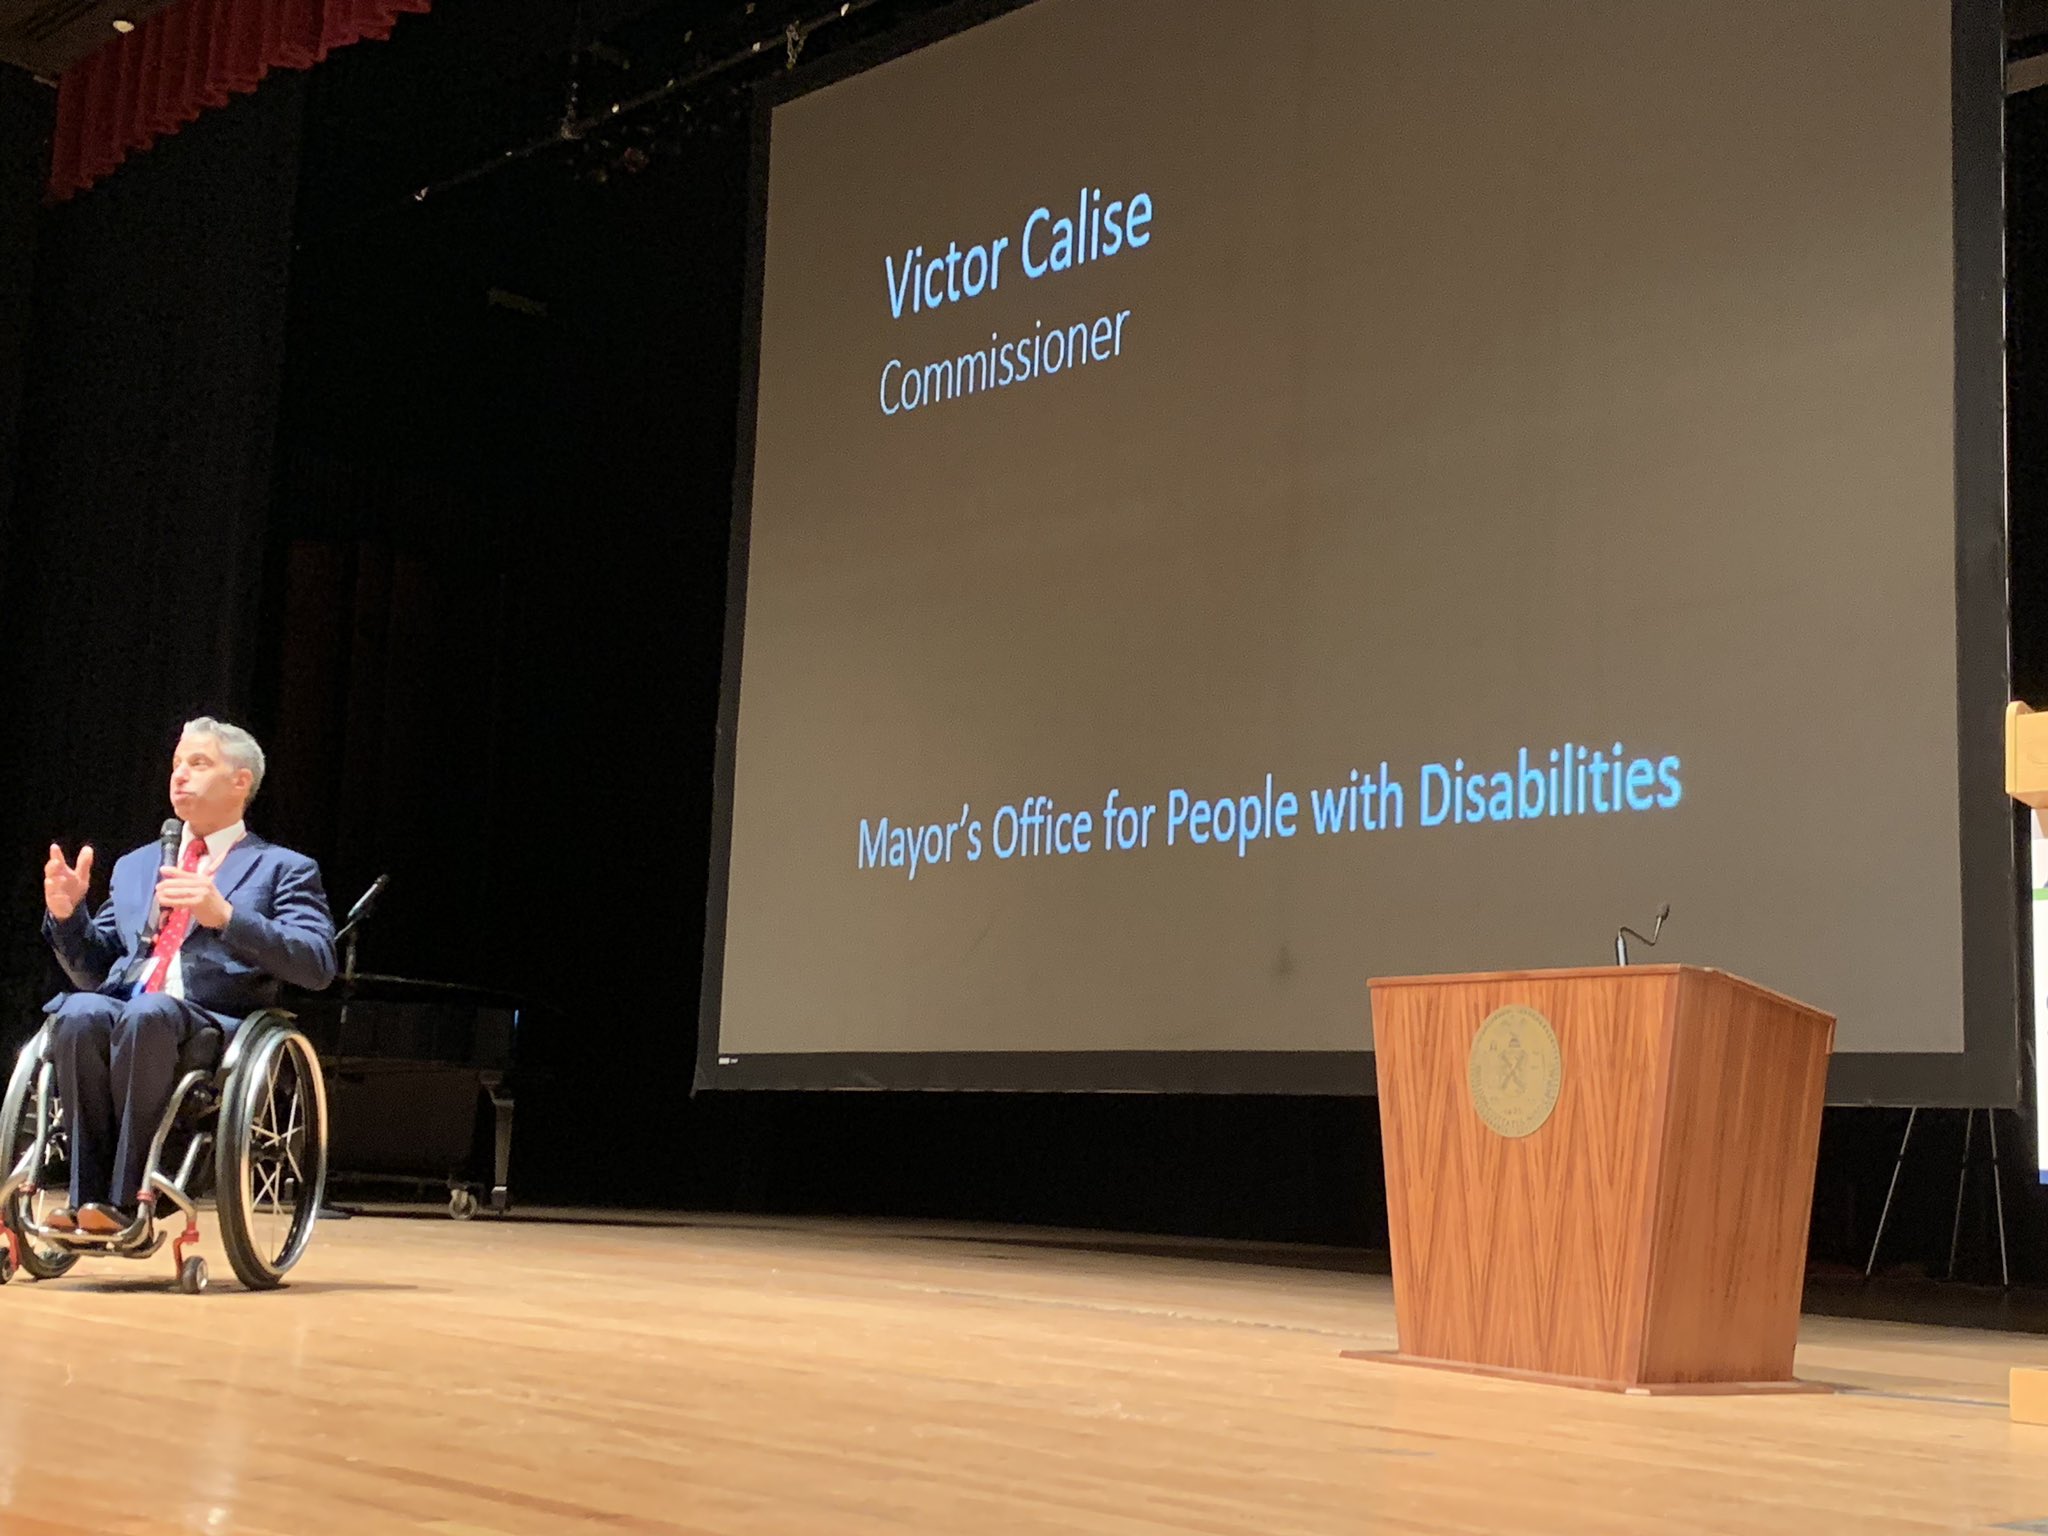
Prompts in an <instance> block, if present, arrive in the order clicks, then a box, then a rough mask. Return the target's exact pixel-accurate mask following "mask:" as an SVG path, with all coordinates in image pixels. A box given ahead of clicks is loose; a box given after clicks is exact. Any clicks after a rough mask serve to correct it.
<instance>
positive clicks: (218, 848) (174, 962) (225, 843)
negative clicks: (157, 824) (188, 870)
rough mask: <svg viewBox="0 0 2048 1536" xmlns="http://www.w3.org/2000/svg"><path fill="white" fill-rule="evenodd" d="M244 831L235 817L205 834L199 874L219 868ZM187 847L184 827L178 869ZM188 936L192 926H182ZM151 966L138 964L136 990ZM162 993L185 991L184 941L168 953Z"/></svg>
mask: <svg viewBox="0 0 2048 1536" xmlns="http://www.w3.org/2000/svg"><path fill="white" fill-rule="evenodd" d="M246 831H248V828H247V827H246V826H245V825H244V824H243V823H241V822H239V821H238V822H236V823H234V825H232V826H227V827H222V828H221V829H220V830H219V831H218V832H216V833H214V834H213V835H212V836H211V837H209V838H207V840H206V854H205V856H204V857H203V858H201V859H200V861H199V872H200V873H201V874H202V875H210V874H212V873H213V872H214V871H215V870H217V869H219V868H220V861H221V860H222V859H224V858H226V857H227V856H228V850H229V849H231V848H233V847H234V846H235V844H237V843H239V842H240V841H241V840H242V834H243V833H245V832H246ZM191 851H192V829H191V828H190V827H187V828H186V829H185V835H184V836H183V837H181V838H180V839H178V867H179V868H181V869H182V868H183V867H184V865H185V855H186V854H188V853H190V852H191ZM198 925H199V924H198V920H197V919H196V918H195V919H194V920H193V925H192V926H193V927H194V928H196V927H197V926H198ZM191 937H192V929H191V928H188V929H186V930H185V938H186V940H187V941H188V942H189V941H190V939H191ZM153 966H154V962H151V964H150V965H145V966H144V967H143V968H142V978H141V980H140V981H138V982H137V983H136V987H137V989H138V990H140V988H141V987H142V984H143V983H144V982H147V981H148V980H149V973H150V971H151V969H152V968H153ZM164 995H165V996H166V997H177V998H182V997H183V996H184V995H185V946H184V944H180V945H179V946H178V952H177V953H176V954H175V955H173V956H171V969H170V972H169V973H168V974H167V975H166V976H165V977H164Z"/></svg>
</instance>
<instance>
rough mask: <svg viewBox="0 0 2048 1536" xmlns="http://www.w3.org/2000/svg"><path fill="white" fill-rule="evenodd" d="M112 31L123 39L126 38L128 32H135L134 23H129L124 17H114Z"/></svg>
mask: <svg viewBox="0 0 2048 1536" xmlns="http://www.w3.org/2000/svg"><path fill="white" fill-rule="evenodd" d="M114 30H115V31H116V32H118V33H120V34H121V35H122V36H123V37H126V36H127V35H128V34H129V33H130V32H133V31H134V30H135V23H134V22H132V21H130V20H129V19H128V18H127V17H126V16H116V17H115V18H114Z"/></svg>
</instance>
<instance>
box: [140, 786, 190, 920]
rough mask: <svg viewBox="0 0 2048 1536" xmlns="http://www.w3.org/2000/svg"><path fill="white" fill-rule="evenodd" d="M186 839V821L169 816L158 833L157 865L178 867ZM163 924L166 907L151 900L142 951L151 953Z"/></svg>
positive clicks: (166, 867) (160, 868)
mask: <svg viewBox="0 0 2048 1536" xmlns="http://www.w3.org/2000/svg"><path fill="white" fill-rule="evenodd" d="M184 840H185V823H184V822H182V821H180V820H179V819H178V818H177V817H175V816H172V817H170V818H168V819H167V820H166V821H165V822H164V824H163V826H162V828H161V829H160V830H159V831H158V833H157V861H156V867H157V868H158V869H159V870H164V869H176V868H177V867H178V847H179V845H180V844H181V843H183V842H184ZM163 926H164V909H163V908H162V907H160V906H158V905H157V904H156V903H155V901H151V902H150V904H149V917H148V918H147V919H146V920H145V921H144V922H143V925H142V952H143V953H144V954H147V953H149V947H150V945H152V944H154V943H155V942H156V936H157V935H158V934H159V933H161V932H162V931H163Z"/></svg>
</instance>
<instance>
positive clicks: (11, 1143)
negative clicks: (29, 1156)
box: [0, 1036, 78, 1280]
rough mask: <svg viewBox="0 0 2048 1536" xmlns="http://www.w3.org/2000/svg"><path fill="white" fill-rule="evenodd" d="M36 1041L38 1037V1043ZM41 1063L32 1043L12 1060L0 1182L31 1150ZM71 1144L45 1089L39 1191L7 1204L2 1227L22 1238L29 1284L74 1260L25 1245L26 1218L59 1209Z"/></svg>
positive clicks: (2, 1122)
mask: <svg viewBox="0 0 2048 1536" xmlns="http://www.w3.org/2000/svg"><path fill="white" fill-rule="evenodd" d="M38 1039H40V1036H39V1037H38ZM41 1065H42V1062H41V1059H40V1054H39V1053H38V1051H37V1050H36V1041H34V1040H31V1041H30V1042H29V1043H28V1044H27V1045H25V1046H23V1047H22V1048H21V1054H20V1055H19V1056H18V1057H16V1058H15V1062H14V1072H13V1075H12V1076H10V1077H9V1078H8V1080H7V1092H6V1094H5V1096H4V1097H0V1178H4V1177H5V1175H6V1174H7V1173H9V1172H11V1171H12V1170H13V1168H14V1165H15V1164H16V1163H18V1162H20V1161H21V1157H22V1154H23V1153H25V1152H26V1151H28V1149H29V1148H30V1147H32V1146H34V1145H35V1139H36V1075H37V1072H38V1070H39V1068H40V1067H41ZM69 1145H70V1138H69V1136H68V1135H66V1133H65V1130H64V1106H63V1105H62V1104H60V1103H59V1102H58V1100H57V1089H56V1085H55V1083H54V1082H53V1083H52V1084H51V1087H50V1144H49V1146H47V1147H45V1148H44V1149H43V1177H42V1185H43V1187H42V1188H41V1189H40V1190H39V1191H38V1192H37V1193H36V1194H35V1196H34V1197H33V1198H30V1197H28V1196H24V1195H16V1196H15V1197H14V1198H13V1199H11V1200H9V1201H8V1202H7V1207H8V1208H7V1211H6V1221H7V1225H8V1226H10V1227H12V1228H13V1229H14V1231H15V1232H16V1233H17V1234H19V1235H20V1236H21V1268H22V1272H23V1273H24V1274H26V1275H28V1276H29V1278H31V1279H34V1280H55V1279H57V1278H58V1277H59V1276H61V1275H64V1274H68V1273H69V1272H70V1270H71V1266H72V1265H74V1264H76V1263H77V1262H78V1255H77V1254H75V1253H66V1252H65V1251H64V1250H63V1249H61V1248H45V1247H42V1246H39V1245H38V1244H36V1243H33V1242H31V1241H30V1240H29V1238H28V1236H27V1234H26V1231H25V1227H26V1224H27V1222H28V1219H29V1217H30V1216H32V1215H33V1216H44V1215H47V1214H48V1213H49V1212H51V1211H53V1210H55V1209H57V1208H58V1207H59V1206H61V1205H63V1204H64V1201H65V1198H66V1196H67V1194H68V1192H69V1191H68V1187H67V1186H68V1185H69V1184H70V1181H71V1157H70V1150H69Z"/></svg>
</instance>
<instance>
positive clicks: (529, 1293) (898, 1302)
mask: <svg viewBox="0 0 2048 1536" xmlns="http://www.w3.org/2000/svg"><path fill="white" fill-rule="evenodd" d="M208 1257H209V1262H211V1263H212V1264H213V1265H214V1268H215V1273H216V1276H217V1277H219V1276H221V1275H222V1274H224V1272H225V1271H226V1268H227V1266H226V1263H225V1261H224V1260H223V1259H222V1258H221V1256H220V1254H219V1252H218V1249H217V1247H214V1246H212V1245H211V1244H209V1247H208ZM1274 1257H1275V1255H1274V1254H1273V1252H1272V1251H1271V1250H1266V1251H1263V1252H1261V1253H1253V1252H1250V1251H1245V1250H1235V1249H1230V1248H1218V1247H1215V1246H1203V1245H1194V1244H1188V1245H1175V1244H1172V1243H1164V1242H1151V1241H1147V1240H1136V1239H1134V1240H1118V1239H1096V1240H1091V1239H1085V1238H1061V1237H1058V1236H1057V1235H1053V1234H1042V1233H1028V1232H1012V1233H991V1232H986V1231H983V1232H969V1231H964V1230H959V1229H945V1228H936V1227H925V1228H916V1227H893V1228H892V1227H884V1226H880V1225H875V1224H858V1223H850V1222H845V1223H834V1222H796V1221H774V1220H770V1219H758V1220H750V1219H744V1218H741V1219H727V1218H708V1219H704V1220H702V1221H694V1222H689V1221H674V1220H671V1221H667V1222H656V1223H650V1224H643V1225H591V1224H575V1223H570V1222H557V1221H546V1220H531V1219H529V1220H513V1221H509V1222H503V1223H494V1222H490V1221H482V1220H480V1221H477V1222H473V1223H467V1224H460V1223H455V1222H451V1221H449V1220H447V1219H446V1218H445V1217H441V1218H433V1219H411V1220H398V1219H388V1218H387V1219H358V1220H356V1221H352V1222H342V1223H335V1224H332V1225H327V1226H323V1228H322V1230H321V1232H320V1235H319V1237H318V1239H317V1240H316V1242H315V1244H314V1248H313V1251H312V1253H311V1255H310V1256H309V1258H308V1259H307V1261H306V1263H305V1264H304V1265H303V1266H302V1267H301V1269H300V1271H299V1283H297V1284H295V1285H294V1286H292V1287H291V1288H290V1289H288V1290H286V1291H284V1292H281V1293H276V1294H270V1295H250V1294H246V1293H243V1292H242V1291H240V1290H238V1289H236V1288H235V1287H234V1285H233V1281H232V1279H231V1278H228V1279H220V1278H216V1281H215V1288H214V1290H213V1291H211V1292H210V1293H208V1294H207V1295H205V1296H202V1297H197V1298H192V1297H184V1296H180V1295H177V1294H176V1293H175V1292H170V1291H167V1290H166V1289H164V1281H165V1280H166V1278H167V1277H168V1275H169V1272H170V1264H169V1261H168V1259H167V1258H165V1257H162V1256H160V1257H159V1258H158V1259H157V1260H155V1261H152V1262H151V1263H150V1264H148V1265H125V1264H124V1265H108V1264H101V1265H99V1266H97V1267H90V1268H82V1269H80V1270H79V1271H77V1272H76V1273H75V1274H74V1275H73V1277H71V1278H70V1279H67V1280H63V1281H59V1282H56V1283H54V1284H49V1285H36V1284H32V1283H28V1282H24V1281H16V1282H15V1283H13V1284H10V1285H8V1286H6V1287H4V1288H0V1329H4V1332H0V1339H4V1346H0V1377H4V1379H0V1533H5V1536H51V1533H56V1532H90V1533H93V1536H140V1533H144V1532H205V1533H276V1536H325V1533H329V1532H348V1533H350V1536H377V1533H383V1532H415V1531H418V1532H440V1533H449V1536H475V1533H481V1532H502V1533H507V1536H526V1533H533V1536H540V1533H549V1536H553V1533H559V1532H572V1531H593V1532H620V1533H629V1536H638V1533H646V1536H681V1533H700V1532H701V1533H721V1536H723V1533H732V1536H740V1533H745V1536H777V1533H802V1536H874V1533H883V1532H929V1533H932V1536H993V1533H999V1532H1025V1531H1030V1532H1062V1533H1068V1532H1084V1533H1097V1532H1099V1533H1115V1536H1165V1533H1180V1532H1212V1533H1213V1532H1256V1533H1259V1536H1290V1533H1310V1532H1315V1533H1322V1532H1374V1531H1385V1532H1398V1533H1404V1536H1418V1533H1420V1536H1429V1533H1439V1532H1442V1533H1450V1532H1458V1533H1474V1536H1481V1533H1484V1536H1513V1533H1523V1532H1527V1533H1539V1532H1540V1533H1559V1536H1565V1533H1569V1536H1604V1533H1627V1536H1640V1533H1644V1532H1663V1531H1670V1532H1682V1533H1699V1536H1705V1533H1710V1532H1711V1533H1749V1532H1792V1533H1797V1536H1828V1533H1832V1532H1838V1531H1839V1532H1856V1533H1858V1536H1876V1533H1884V1532H1897V1533H1901V1536H1903V1533H1908V1532H1911V1533H1916V1536H1917V1533H1927V1532H1934V1531H1974V1530H1985V1529H1992V1528H1997V1527H2000V1526H2005V1527H2006V1528H2008V1529H2042V1530H2048V1524H2044V1525H2042V1526H2040V1527H2033V1526H2029V1525H2027V1524H2025V1522H2030V1521H2048V1429H2034V1428H2028V1427H2025V1426H2020V1425H2014V1424H2011V1423H2009V1422H2008V1420H2007V1418H2006V1411H2005V1405H2004V1404H2005V1371H2006V1368H2007V1366H2008V1365H2011V1364H2015V1363H2020V1364H2035V1365H2048V1338H2042V1337H2036V1336H2032V1335H2023V1334H1996V1333H1980V1332H1971V1331H1966V1330H1960V1329H1937V1328H1928V1327H1920V1326H1910V1325H1905V1324H1898V1323H1884V1322H1851V1321H1843V1320H1834V1319H1825V1318H1813V1317H1809V1318H1808V1319H1807V1322H1806V1326H1805V1330H1804V1333H1803V1335H1802V1345H1801V1349H1800V1366H1801V1370H1802V1373H1803V1374H1805V1375H1807V1376H1810V1377H1815V1378H1820V1379H1824V1380H1827V1381H1830V1382H1834V1383H1838V1384H1840V1385H1842V1386H1843V1387H1845V1388H1848V1389H1849V1390H1847V1391H1845V1392H1843V1393H1841V1394H1839V1395H1835V1396H1820V1397H1789V1398H1747V1399H1730V1398H1691V1399H1673V1398H1664V1399H1642V1398H1622V1397H1614V1396H1608V1395H1605V1394H1599V1393H1588V1392H1573V1391H1565V1390H1558V1389H1547V1388H1540V1387H1533V1386H1527V1385H1521V1384H1516V1383H1509V1382H1500V1381H1490V1380H1484V1379H1479V1378H1473V1377H1463V1376H1452V1375H1445V1374H1439V1373H1437V1372H1431V1371H1416V1370H1410V1369H1404V1368H1401V1367H1397V1366H1386V1365H1375V1364H1365V1363H1360V1362H1357V1361H1350V1360H1344V1359H1341V1358H1339V1351H1340V1350H1343V1349H1346V1348H1353V1347H1360V1346H1364V1347H1387V1346H1389V1345H1391V1343H1392V1336H1393V1314H1392V1303H1391V1298H1390V1295H1389V1291H1388V1285H1387V1281H1386V1280H1385V1279H1384V1278H1382V1277H1378V1276H1372V1275H1366V1274H1359V1273H1354V1272H1349V1271H1347V1270H1346V1269H1344V1268H1341V1267H1338V1268H1333V1267H1330V1266H1331V1259H1330V1256H1328V1255H1321V1256H1319V1255H1317V1254H1316V1253H1315V1251H1313V1250H1309V1251H1304V1252H1302V1253H1301V1254H1299V1255H1298V1256H1297V1257H1298V1259H1299V1264H1298V1265H1297V1266H1295V1267H1287V1266H1283V1265H1281V1264H1278V1263H1275V1262H1271V1260H1272V1259H1273V1258H1274ZM1254 1258H1259V1259H1264V1260H1266V1262H1248V1260H1251V1259H1254Z"/></svg>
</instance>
